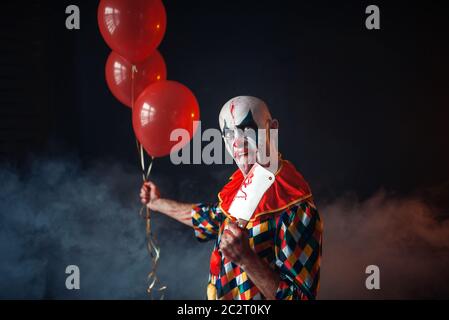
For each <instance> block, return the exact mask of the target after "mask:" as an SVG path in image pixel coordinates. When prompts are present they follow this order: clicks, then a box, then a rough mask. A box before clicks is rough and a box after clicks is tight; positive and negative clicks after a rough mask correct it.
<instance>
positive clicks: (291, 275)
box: [140, 96, 322, 300]
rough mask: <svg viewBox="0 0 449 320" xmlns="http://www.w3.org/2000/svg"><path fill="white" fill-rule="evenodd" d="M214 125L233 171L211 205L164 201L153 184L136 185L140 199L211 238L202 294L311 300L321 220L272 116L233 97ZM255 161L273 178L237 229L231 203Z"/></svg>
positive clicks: (251, 100)
mask: <svg viewBox="0 0 449 320" xmlns="http://www.w3.org/2000/svg"><path fill="white" fill-rule="evenodd" d="M219 123H220V129H221V132H222V136H223V139H224V142H225V145H226V150H227V151H228V152H229V153H230V154H231V155H232V157H233V159H234V161H235V162H236V164H237V166H238V169H237V170H236V171H235V172H234V174H232V176H231V177H230V179H229V182H228V183H227V184H226V185H225V186H224V187H223V188H222V190H221V191H220V192H219V193H218V199H217V203H215V204H206V203H197V204H189V203H181V202H177V201H174V200H170V199H166V198H162V197H161V196H160V193H159V190H158V188H157V186H156V185H155V184H154V183H153V182H151V181H150V182H147V183H144V185H143V186H142V189H141V193H140V197H141V201H142V203H144V204H146V205H147V206H148V207H149V208H150V209H151V210H154V211H158V212H161V213H163V214H166V215H168V216H170V217H171V218H174V219H176V220H178V221H179V222H182V223H184V224H186V225H188V226H190V227H192V228H193V229H194V233H195V236H196V237H197V238H198V240H200V241H209V240H212V241H214V249H213V252H212V255H211V259H210V273H209V283H208V287H207V298H208V299H229V300H231V299H238V300H251V299H285V300H292V299H315V297H316V294H317V291H318V287H319V275H320V258H321V242H322V236H321V235H322V222H321V219H320V216H319V213H318V211H317V209H316V207H315V204H314V201H313V198H312V193H311V191H310V188H309V186H308V184H307V182H306V181H305V180H304V178H303V177H302V175H301V174H300V173H299V172H298V171H297V170H296V169H295V167H294V166H293V164H292V163H291V162H289V161H287V160H284V159H282V157H281V156H280V154H279V153H278V150H277V129H278V126H279V124H278V121H277V120H275V119H272V117H271V114H270V112H269V110H268V107H267V105H266V104H265V103H264V102H263V101H262V100H260V99H258V98H255V97H249V96H239V97H235V98H233V99H231V100H229V101H228V102H227V103H226V104H225V105H224V106H223V107H222V109H221V112H220V115H219ZM256 162H257V163H258V164H260V165H262V166H264V167H265V168H267V169H268V170H270V171H271V172H272V173H273V174H274V175H275V182H274V183H273V184H272V185H271V187H270V188H269V189H268V190H267V191H266V192H265V194H264V195H263V197H262V199H261V201H260V202H259V204H258V206H257V208H256V210H255V212H254V214H253V216H252V218H251V219H250V221H249V222H248V224H247V225H246V226H245V228H240V227H238V226H237V224H236V222H235V219H234V218H233V217H232V216H231V215H230V214H229V207H230V205H231V203H232V200H233V199H234V197H235V196H236V194H237V192H238V190H239V188H240V185H241V184H242V182H243V181H244V179H245V177H246V175H247V174H248V172H249V171H250V170H251V167H252V165H254V163H256Z"/></svg>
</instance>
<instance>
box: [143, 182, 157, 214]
mask: <svg viewBox="0 0 449 320" xmlns="http://www.w3.org/2000/svg"><path fill="white" fill-rule="evenodd" d="M160 197H161V194H160V192H159V188H158V187H157V186H156V185H155V184H154V183H153V182H151V181H147V182H144V183H143V185H142V188H141V189H140V201H141V202H142V204H144V205H146V206H147V207H148V208H150V209H151V210H155V208H154V203H155V202H156V201H157V200H158V199H160Z"/></svg>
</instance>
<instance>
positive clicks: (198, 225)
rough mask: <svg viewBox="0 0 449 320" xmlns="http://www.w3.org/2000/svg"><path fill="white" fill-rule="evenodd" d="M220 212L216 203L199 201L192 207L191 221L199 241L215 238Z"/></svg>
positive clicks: (220, 216) (220, 218) (218, 226)
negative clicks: (208, 203) (209, 203)
mask: <svg viewBox="0 0 449 320" xmlns="http://www.w3.org/2000/svg"><path fill="white" fill-rule="evenodd" d="M221 220H222V214H221V211H220V209H219V208H218V206H217V205H207V204H203V203H199V204H197V205H195V206H194V207H193V208H192V223H193V229H194V230H195V236H196V238H197V239H198V240H199V241H202V242H203V241H209V240H212V239H215V238H217V235H218V230H219V228H220V223H221Z"/></svg>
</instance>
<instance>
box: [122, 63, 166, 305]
mask: <svg viewBox="0 0 449 320" xmlns="http://www.w3.org/2000/svg"><path fill="white" fill-rule="evenodd" d="M135 72H137V67H136V66H135V65H133V66H132V69H131V109H132V110H134V80H135V78H134V74H135ZM136 145H137V152H138V155H139V158H140V166H141V169H142V179H143V181H144V182H147V181H148V179H149V177H150V173H151V168H152V167H153V162H154V157H151V162H150V164H149V165H148V169H147V170H145V167H146V166H145V152H144V149H143V146H142V144H140V142H139V140H138V139H137V138H136ZM145 171H146V172H145ZM143 209H146V214H145V220H146V228H145V235H146V240H147V250H148V253H149V255H150V258H151V271H150V273H149V274H148V276H147V281H148V288H147V292H148V294H149V295H150V296H151V297H152V296H153V295H152V292H153V289H154V286H155V285H156V283H158V282H159V279H158V277H157V275H156V270H157V265H158V262H159V257H160V251H161V249H160V248H159V246H158V245H157V242H156V237H155V236H154V235H153V232H152V231H151V213H150V209H149V208H148V207H147V206H146V205H143V206H142V208H141V209H140V212H139V215H140V216H142V215H143ZM165 289H167V287H166V286H161V287H159V288H158V289H156V291H159V292H162V294H161V297H160V299H161V300H162V299H164V294H163V291H164V290H165Z"/></svg>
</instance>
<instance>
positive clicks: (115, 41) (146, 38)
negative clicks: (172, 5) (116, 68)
mask: <svg viewBox="0 0 449 320" xmlns="http://www.w3.org/2000/svg"><path fill="white" fill-rule="evenodd" d="M97 18H98V26H99V27H100V32H101V35H102V36H103V38H104V40H105V41H106V43H107V44H108V46H109V47H110V48H111V49H112V50H113V51H115V52H117V53H118V54H120V55H121V56H122V57H124V58H126V59H127V60H128V61H130V62H131V63H138V62H140V61H142V60H144V59H145V58H146V57H148V56H149V55H150V54H151V53H152V52H153V51H154V50H155V49H156V48H157V47H158V46H159V44H160V43H161V41H162V38H163V37H164V34H165V29H166V26H167V16H166V12H165V8H164V5H163V4H162V1H161V0H101V2H100V5H99V7H98V14H97Z"/></svg>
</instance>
